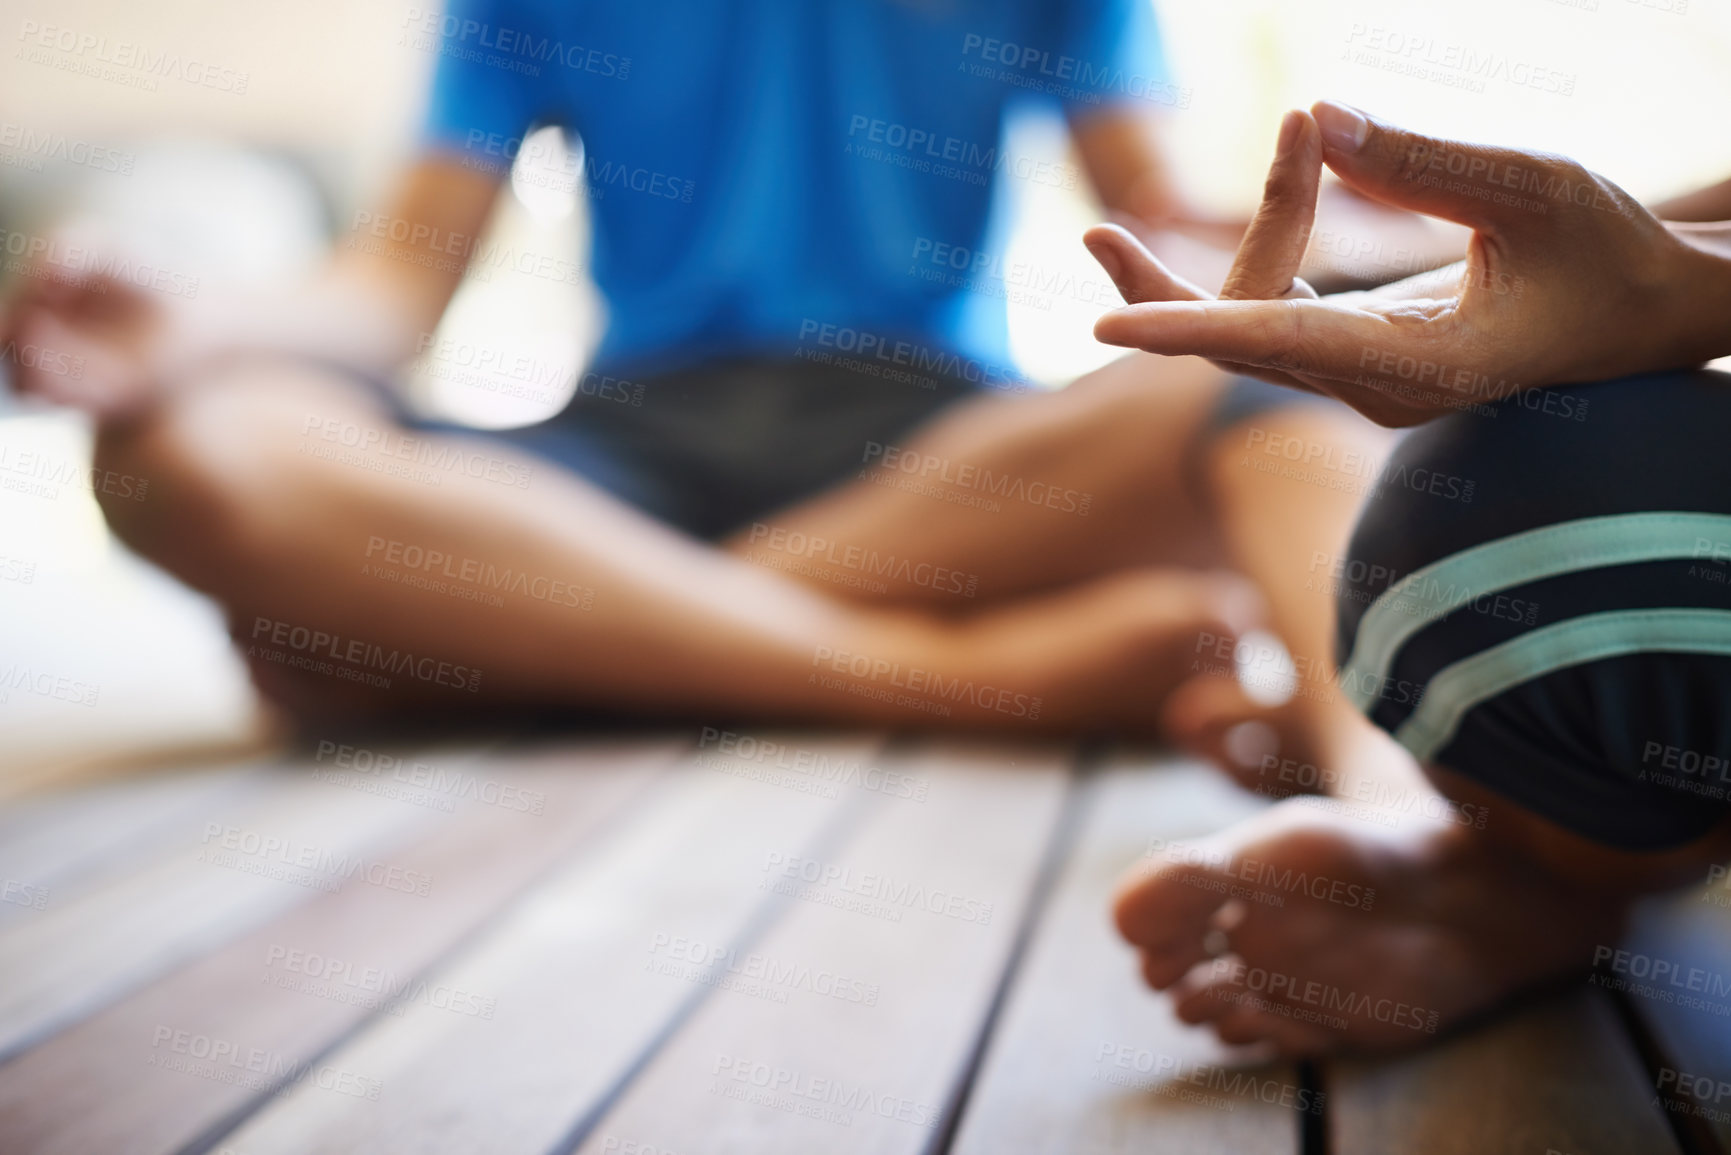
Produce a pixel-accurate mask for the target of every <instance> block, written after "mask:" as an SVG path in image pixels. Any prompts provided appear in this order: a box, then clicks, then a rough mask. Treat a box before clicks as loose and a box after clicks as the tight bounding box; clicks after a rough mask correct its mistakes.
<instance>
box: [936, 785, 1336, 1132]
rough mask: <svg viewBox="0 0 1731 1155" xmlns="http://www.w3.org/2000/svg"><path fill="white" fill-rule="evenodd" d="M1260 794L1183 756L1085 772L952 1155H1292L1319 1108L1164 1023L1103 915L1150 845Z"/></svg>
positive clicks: (1164, 1008)
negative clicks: (1067, 845) (1066, 837)
mask: <svg viewBox="0 0 1731 1155" xmlns="http://www.w3.org/2000/svg"><path fill="white" fill-rule="evenodd" d="M1263 804H1264V803H1262V802H1261V801H1259V800H1256V799H1254V798H1253V797H1252V796H1251V795H1248V794H1246V793H1244V792H1243V791H1240V790H1237V789H1235V788H1234V787H1232V786H1231V785H1229V784H1228V783H1227V782H1226V780H1225V779H1224V777H1222V776H1221V775H1220V774H1219V773H1218V772H1216V771H1214V770H1211V769H1209V768H1208V767H1205V766H1200V765H1197V764H1194V763H1166V764H1160V765H1156V766H1149V765H1148V764H1147V763H1146V761H1145V760H1142V761H1138V760H1136V759H1134V758H1130V757H1122V758H1118V759H1114V760H1113V761H1112V763H1110V764H1109V765H1108V767H1106V768H1105V769H1104V770H1102V772H1101V773H1099V774H1097V775H1091V776H1090V777H1089V780H1088V781H1087V782H1086V784H1085V785H1084V787H1083V795H1082V799H1081V803H1080V813H1079V815H1078V817H1077V827H1076V833H1075V845H1074V849H1073V851H1072V852H1071V854H1070V855H1069V857H1068V859H1067V861H1066V862H1065V864H1064V866H1063V868H1062V870H1061V871H1060V873H1059V875H1058V877H1057V880H1056V882H1055V883H1054V886H1053V889H1052V894H1051V897H1050V899H1049V901H1048V902H1047V904H1046V908H1045V910H1044V911H1043V912H1042V913H1041V915H1040V918H1039V921H1038V923H1037V924H1036V926H1035V929H1034V931H1033V935H1032V937H1031V939H1030V942H1029V946H1028V949H1027V953H1026V956H1025V958H1024V960H1023V962H1022V965H1021V966H1020V968H1019V969H1018V973H1017V975H1016V977H1015V981H1014V984H1013V986H1012V988H1011V990H1010V992H1009V996H1008V998H1007V1000H1006V1003H1005V1009H1004V1013H1003V1015H1002V1016H1001V1018H1000V1020H999V1022H998V1025H997V1026H996V1027H995V1028H994V1030H993V1033H992V1038H991V1044H990V1047H989V1049H988V1051H987V1053H986V1056H985V1059H984V1061H983V1062H982V1064H981V1067H980V1075H979V1078H978V1080H977V1081H976V1082H975V1085H974V1088H973V1090H972V1092H971V1093H970V1095H969V1098H968V1104H967V1110H966V1113H965V1114H964V1116H963V1118H962V1123H961V1127H960V1129H959V1130H958V1132H957V1135H956V1142H955V1144H954V1146H953V1147H952V1148H951V1150H952V1151H954V1152H955V1153H956V1155H1036V1153H1038V1155H1095V1153H1098V1155H1107V1153H1112V1155H1117V1153H1127V1152H1132V1151H1134V1152H1139V1153H1140V1152H1147V1153H1150V1155H1159V1153H1161V1152H1195V1151H1223V1152H1224V1151H1230V1152H1244V1153H1257V1152H1270V1153H1275V1152H1278V1153H1283V1155H1291V1153H1295V1152H1296V1151H1297V1150H1298V1145H1299V1126H1300V1120H1299V1118H1298V1113H1299V1112H1306V1111H1316V1110H1319V1109H1320V1108H1321V1106H1322V1104H1321V1103H1320V1102H1318V1101H1317V1100H1316V1099H1315V1098H1314V1097H1313V1096H1312V1095H1311V1093H1310V1092H1309V1091H1307V1090H1306V1089H1304V1088H1302V1087H1301V1086H1300V1085H1299V1083H1298V1080H1297V1073H1296V1071H1295V1070H1294V1068H1293V1067H1292V1065H1291V1064H1262V1065H1257V1064H1254V1063H1251V1062H1250V1061H1248V1060H1247V1058H1246V1052H1243V1051H1235V1050H1233V1049H1229V1048H1226V1047H1224V1046H1222V1045H1221V1044H1220V1043H1219V1042H1217V1041H1216V1040H1215V1039H1214V1037H1213V1035H1211V1034H1210V1033H1208V1032H1207V1031H1205V1030H1199V1029H1197V1028H1195V1027H1190V1026H1187V1025H1185V1024H1184V1023H1181V1022H1179V1021H1178V1019H1177V1018H1176V1017H1175V1016H1174V1015H1173V1013H1172V1009H1171V1002H1170V1000H1169V999H1168V998H1167V997H1166V996H1165V995H1159V994H1156V993H1155V992H1153V991H1150V990H1149V989H1148V988H1147V987H1146V986H1145V985H1144V984H1143V982H1142V979H1141V975H1140V973H1139V972H1138V970H1137V967H1136V959H1135V955H1134V953H1133V952H1132V951H1131V950H1130V948H1129V947H1128V946H1127V945H1125V944H1124V943H1123V941H1122V940H1120V939H1119V937H1118V935H1117V933H1116V931H1115V930H1114V929H1113V927H1112V925H1111V919H1110V915H1109V913H1108V911H1109V903H1110V900H1111V895H1112V893H1113V890H1114V889H1115V887H1116V885H1117V883H1118V881H1119V880H1120V879H1121V878H1122V876H1123V875H1124V873H1125V871H1126V870H1127V869H1128V868H1129V867H1130V866H1131V864H1132V863H1134V862H1135V861H1136V860H1137V858H1138V856H1140V855H1142V854H1145V853H1147V852H1148V850H1149V849H1150V845H1151V840H1154V839H1160V840H1170V839H1181V838H1190V837H1195V836H1198V835H1202V834H1207V833H1209V832H1212V831H1214V830H1216V829H1218V828H1220V827H1222V826H1225V825H1227V824H1228V823H1230V822H1232V821H1234V820H1236V819H1238V818H1240V817H1242V816H1244V815H1246V814H1249V813H1251V812H1253V811H1255V810H1256V809H1258V808H1260V806H1262V805H1263ZM1161 845H1163V843H1161Z"/></svg>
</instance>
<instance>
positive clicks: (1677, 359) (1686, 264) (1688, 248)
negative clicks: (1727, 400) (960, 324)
mask: <svg viewBox="0 0 1731 1155" xmlns="http://www.w3.org/2000/svg"><path fill="white" fill-rule="evenodd" d="M1666 229H1667V231H1668V232H1669V233H1670V234H1671V236H1672V237H1673V238H1674V239H1675V241H1676V242H1677V243H1676V244H1675V245H1674V246H1673V247H1672V251H1671V255H1670V259H1669V265H1670V269H1669V275H1668V277H1667V285H1668V293H1667V296H1668V301H1667V307H1668V308H1669V309H1670V311H1671V313H1672V315H1673V316H1674V318H1675V323H1674V324H1673V325H1671V326H1667V327H1666V332H1667V340H1668V344H1669V346H1670V347H1669V348H1668V349H1666V350H1664V352H1668V353H1674V354H1675V356H1674V357H1673V358H1672V361H1671V363H1672V364H1698V363H1700V362H1703V361H1711V360H1713V359H1714V358H1716V357H1723V356H1726V355H1728V354H1731V222H1728V223H1720V224H1714V225H1704V226H1703V225H1694V226H1692V225H1674V224H1667V225H1666Z"/></svg>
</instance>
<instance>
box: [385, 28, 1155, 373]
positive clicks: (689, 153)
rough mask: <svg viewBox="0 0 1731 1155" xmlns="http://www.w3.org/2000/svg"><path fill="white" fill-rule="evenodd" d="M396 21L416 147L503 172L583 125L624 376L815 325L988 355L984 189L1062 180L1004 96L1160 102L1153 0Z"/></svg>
mask: <svg viewBox="0 0 1731 1155" xmlns="http://www.w3.org/2000/svg"><path fill="white" fill-rule="evenodd" d="M407 33H408V36H409V38H410V39H411V40H412V42H415V43H418V44H419V45H420V46H421V47H423V48H426V49H428V50H431V51H435V52H437V53H438V54H439V60H438V68H437V75H436V79H435V81H434V84H433V92H432V100H431V108H430V111H429V115H428V127H427V144H428V145H429V146H431V147H434V148H439V149H446V150H454V151H456V152H458V153H459V154H461V155H462V156H463V157H464V159H465V162H466V163H471V164H475V165H478V166H482V167H487V168H490V169H493V170H495V171H497V170H501V169H503V168H504V167H506V166H508V165H509V164H510V161H511V158H512V157H514V156H515V154H516V151H517V147H518V145H519V144H520V142H521V140H522V138H523V136H524V135H525V133H526V132H527V131H528V130H529V129H530V128H531V127H532V126H537V125H543V124H557V125H560V126H563V127H565V128H567V129H569V130H571V131H573V132H575V133H576V134H577V135H578V136H579V137H580V138H581V140H582V144H583V153H582V158H581V165H582V169H581V172H578V171H577V170H576V169H574V168H573V169H572V171H571V175H572V177H573V178H574V179H581V180H583V181H584V183H585V184H586V185H587V186H588V189H589V196H590V199H591V211H592V216H593V220H594V231H595V236H594V243H593V250H592V251H593V264H592V268H591V273H592V275H593V277H594V279H595V282H596V284H597V286H598V287H599V288H600V290H601V292H602V293H603V294H604V296H605V297H606V299H607V303H608V306H609V317H610V319H609V324H608V329H607V333H606V336H605V337H604V339H603V342H602V345H601V349H600V350H599V352H598V354H597V361H598V363H599V364H600V365H601V366H604V367H606V368H608V369H609V370H620V371H626V370H631V369H636V370H637V371H644V370H647V369H656V368H673V367H676V366H679V365H685V364H690V363H692V362H695V361H700V360H703V359H706V358H711V357H718V356H728V355H734V354H753V355H766V356H789V357H791V356H795V355H798V354H800V352H801V351H802V348H806V349H809V348H811V347H812V346H811V342H813V341H815V340H821V339H822V338H821V334H822V332H823V330H821V328H819V327H820V326H823V325H833V326H838V327H845V328H847V329H850V330H853V331H854V332H856V333H858V334H863V335H865V336H866V338H867V339H871V338H876V339H880V340H890V339H903V338H905V339H908V340H911V341H912V342H915V343H917V344H919V345H921V346H922V347H924V346H930V347H936V348H941V349H944V350H947V351H949V352H953V353H956V354H959V355H961V356H964V357H969V358H974V359H977V360H979V361H980V362H983V363H985V364H988V365H999V366H1001V365H1005V364H1007V363H1008V350H1007V332H1006V323H1005V319H1004V309H1003V301H1002V295H1003V288H1002V286H1003V284H1004V280H1005V278H1006V275H1007V273H1006V270H1004V269H1003V268H1002V267H1001V266H1000V265H999V263H998V260H997V258H996V256H995V255H993V254H992V253H990V252H982V249H983V248H986V247H987V244H988V242H987V239H986V233H987V223H988V217H989V214H990V208H991V193H992V188H993V184H994V183H995V181H996V180H997V179H998V178H999V177H1000V176H1001V175H1009V176H1013V177H1019V178H1022V179H1027V180H1031V181H1044V182H1046V183H1054V184H1055V183H1073V182H1074V181H1075V179H1076V176H1075V171H1074V170H1073V169H1071V168H1070V167H1069V166H1067V165H1064V164H1058V165H1052V164H1042V163H1038V162H1036V161H1035V160H1034V159H1033V158H1030V157H1025V156H1015V155H1010V154H1007V153H1006V152H1005V151H1004V149H1003V147H1002V143H1003V140H1004V125H1005V120H1006V115H1007V113H1008V112H1009V110H1010V109H1011V108H1012V107H1013V106H1015V105H1016V103H1017V102H1018V101H1019V100H1021V99H1024V98H1026V97H1028V96H1036V97H1040V98H1042V99H1044V100H1046V101H1048V102H1050V101H1056V102H1058V104H1059V105H1060V106H1061V107H1063V108H1064V109H1065V110H1066V111H1069V112H1076V111H1081V112H1084V113H1085V112H1086V111H1087V110H1088V109H1091V108H1098V107H1102V106H1107V105H1112V104H1116V103H1119V102H1125V101H1132V102H1147V103H1150V104H1154V105H1171V104H1174V103H1177V99H1178V94H1177V90H1176V89H1175V88H1174V87H1173V86H1172V85H1171V83H1170V82H1169V81H1168V79H1167V75H1166V71H1165V64H1164V61H1163V59H1162V55H1161V51H1160V43H1159V37H1158V32H1157V30H1156V27H1155V23H1154V14H1153V12H1152V10H1151V8H1150V0H1069V2H1065V0H614V2H611V3H598V2H589V0H451V4H450V8H449V11H448V12H446V13H445V14H444V16H443V17H440V16H437V15H429V16H426V17H424V18H421V19H419V20H418V21H414V22H411V24H410V26H409V27H408V29H407ZM982 305H984V306H986V307H984V308H982V307H981V306H982ZM836 332H837V330H831V331H830V333H831V337H830V343H832V344H833V343H834V341H835V340H836V337H835V333H836ZM857 339H858V338H857V337H848V336H846V335H845V334H844V335H843V336H842V337H841V338H840V340H841V341H842V342H844V343H845V342H847V341H850V340H857Z"/></svg>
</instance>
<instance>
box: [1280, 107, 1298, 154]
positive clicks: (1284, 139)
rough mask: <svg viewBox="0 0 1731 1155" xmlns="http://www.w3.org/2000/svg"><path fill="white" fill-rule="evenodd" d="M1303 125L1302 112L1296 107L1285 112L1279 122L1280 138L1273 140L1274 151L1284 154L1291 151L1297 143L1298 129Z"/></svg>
mask: <svg viewBox="0 0 1731 1155" xmlns="http://www.w3.org/2000/svg"><path fill="white" fill-rule="evenodd" d="M1303 125H1304V113H1302V112H1299V111H1298V110H1297V109H1296V108H1295V109H1293V110H1292V111H1291V112H1289V113H1287V114H1286V117H1285V119H1284V120H1282V121H1281V122H1280V139H1279V140H1277V141H1275V142H1274V151H1275V153H1276V154H1278V155H1280V156H1285V155H1286V154H1287V153H1289V152H1291V151H1292V146H1293V145H1295V144H1297V143H1298V130H1299V129H1300V128H1302V127H1303Z"/></svg>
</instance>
